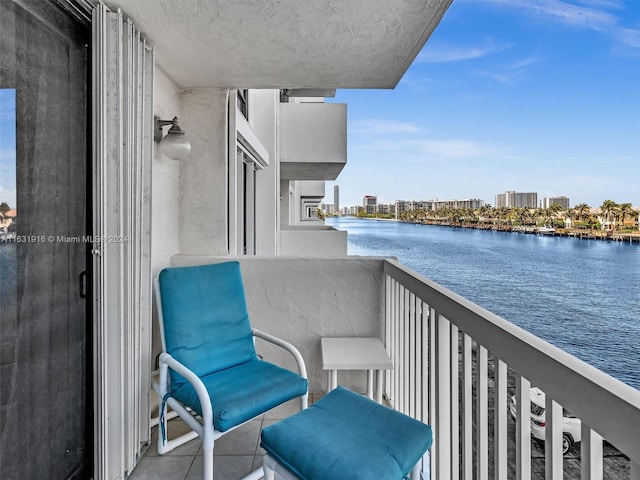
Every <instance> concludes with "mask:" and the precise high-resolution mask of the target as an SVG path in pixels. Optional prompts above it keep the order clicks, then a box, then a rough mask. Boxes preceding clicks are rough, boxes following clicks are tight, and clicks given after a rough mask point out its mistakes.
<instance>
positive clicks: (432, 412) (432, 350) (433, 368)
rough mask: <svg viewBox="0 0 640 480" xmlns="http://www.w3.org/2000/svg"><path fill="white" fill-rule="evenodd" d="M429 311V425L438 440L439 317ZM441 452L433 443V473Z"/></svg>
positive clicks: (435, 470) (432, 310)
mask: <svg viewBox="0 0 640 480" xmlns="http://www.w3.org/2000/svg"><path fill="white" fill-rule="evenodd" d="M427 308H428V309H429V310H428V311H429V343H428V345H429V423H430V424H431V428H432V429H433V434H434V437H435V438H437V435H438V430H439V426H438V419H437V416H436V412H437V401H436V398H437V392H438V383H437V374H436V372H437V362H436V338H437V337H436V325H437V316H436V311H435V310H434V309H433V308H431V306H428V307H427ZM439 451H440V445H439V444H438V443H437V442H433V445H432V446H431V472H435V473H436V474H437V472H438V469H437V468H438V467H437V465H438V452H439ZM436 478H440V477H436Z"/></svg>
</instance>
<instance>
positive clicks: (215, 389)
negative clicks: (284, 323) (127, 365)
mask: <svg viewBox="0 0 640 480" xmlns="http://www.w3.org/2000/svg"><path fill="white" fill-rule="evenodd" d="M155 291H156V305H157V306H158V317H159V323H160V334H161V339H162V348H163V353H162V354H161V355H160V357H159V366H160V368H159V370H160V372H159V373H160V380H159V382H157V383H155V385H154V388H155V389H156V390H157V392H158V395H159V398H160V399H162V403H161V406H160V416H161V419H160V430H161V431H160V435H158V453H159V454H160V455H162V454H164V453H166V452H168V451H170V450H173V449H174V448H175V447H177V446H179V445H182V444H183V443H185V442H187V441H189V440H191V439H193V438H195V437H196V436H200V437H201V438H202V449H203V460H204V479H205V480H212V479H213V447H214V442H215V440H216V439H218V438H219V437H221V436H222V435H224V434H225V433H228V432H230V431H232V430H233V429H235V428H236V427H238V426H240V425H242V424H244V423H245V422H248V421H249V420H251V419H253V418H256V417H257V416H259V415H262V414H263V413H265V412H267V411H268V410H271V409H272V408H274V407H276V406H278V405H281V404H283V403H285V402H287V401H289V400H291V399H294V398H296V397H300V402H301V408H302V409H305V408H306V407H307V401H308V400H307V395H308V394H307V373H306V368H305V364H304V360H303V359H302V355H300V352H299V351H298V350H297V349H296V348H295V347H294V346H293V345H291V344H289V343H287V342H285V341H283V340H280V339H278V338H276V337H273V336H271V335H268V334H265V333H263V332H260V331H258V330H256V329H252V328H251V326H250V324H249V314H248V311H247V306H246V302H245V295H244V287H243V284H242V277H241V272H240V264H239V263H238V262H235V261H233V262H225V263H218V264H212V265H202V266H196V267H176V268H165V269H164V270H162V271H161V272H160V275H159V276H158V278H157V279H156V280H155ZM254 337H258V338H261V339H264V340H266V341H268V342H271V343H273V344H275V345H277V346H279V347H282V348H284V349H285V350H287V351H288V352H290V353H291V354H292V355H293V357H294V358H295V360H296V362H297V364H298V370H299V372H298V374H296V373H294V372H292V371H290V370H287V369H284V368H281V367H279V366H277V365H274V364H272V363H269V362H266V361H263V360H261V359H260V358H259V357H258V355H257V354H256V351H255V346H254ZM167 405H168V406H170V407H171V409H172V410H173V411H174V412H175V413H177V415H178V416H180V417H181V418H182V419H183V420H184V422H185V423H186V424H187V425H188V426H189V427H190V428H191V429H192V430H193V431H192V432H189V433H187V434H185V435H183V436H181V437H179V438H177V439H174V440H168V439H167V438H166V428H167V418H166V415H165V413H166V407H167ZM261 477H262V469H261V468H260V469H258V470H256V471H255V472H253V473H251V474H249V475H248V476H247V477H244V478H245V479H254V478H261Z"/></svg>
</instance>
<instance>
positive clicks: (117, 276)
mask: <svg viewBox="0 0 640 480" xmlns="http://www.w3.org/2000/svg"><path fill="white" fill-rule="evenodd" d="M92 24H93V59H92V61H93V65H92V67H93V75H92V77H93V94H94V98H93V125H94V144H93V153H94V156H93V181H94V183H93V203H94V205H93V208H94V221H93V229H94V235H95V239H94V240H95V242H94V249H93V252H92V253H93V258H94V277H95V282H94V359H95V365H94V372H95V381H94V384H95V401H96V410H95V411H96V413H95V418H96V420H95V439H96V444H95V449H94V450H95V468H94V469H95V472H96V479H98V480H100V479H107V478H108V479H114V478H118V479H119V478H126V476H127V475H128V474H129V473H131V471H132V470H133V468H134V466H135V464H136V463H137V461H138V459H139V457H140V453H141V448H142V446H143V445H145V444H146V443H147V441H148V439H149V387H150V378H149V372H150V370H151V369H150V363H151V361H150V359H151V259H150V251H151V248H150V247H151V237H150V235H151V228H150V226H151V202H150V201H151V199H150V196H151V159H152V155H153V139H152V133H153V110H152V108H153V68H154V52H153V49H152V48H151V47H150V46H149V45H148V44H146V42H145V40H144V38H142V36H141V35H140V32H138V31H137V30H136V28H135V26H134V25H133V24H132V23H131V22H130V21H129V20H128V19H126V18H124V17H123V15H122V13H121V12H119V11H118V12H110V11H109V10H108V9H107V8H106V7H105V6H104V5H102V4H99V5H97V6H96V7H95V8H94V10H93V19H92Z"/></svg>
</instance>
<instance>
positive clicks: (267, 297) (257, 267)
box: [172, 255, 384, 392]
mask: <svg viewBox="0 0 640 480" xmlns="http://www.w3.org/2000/svg"><path fill="white" fill-rule="evenodd" d="M232 259H236V260H239V261H240V264H241V268H242V276H243V280H244V285H245V292H246V296H247V304H248V307H249V315H250V318H251V324H252V326H254V327H255V328H257V329H259V330H262V331H264V332H267V333H270V334H273V335H276V336H278V337H281V338H283V339H285V340H288V341H290V342H291V343H293V344H294V345H295V346H296V347H298V348H299V349H300V351H301V353H302V355H303V357H304V359H305V362H306V364H307V370H308V373H309V383H310V387H309V388H310V391H311V392H320V391H325V390H326V372H324V371H323V370H322V357H321V350H320V339H321V338H322V337H341V336H345V337H352V336H353V337H355V336H359V337H379V338H382V335H383V334H384V330H383V322H384V307H383V300H384V277H383V260H382V259H380V258H370V257H334V258H325V259H317V258H315V259H312V258H293V257H224V258H214V257H198V256H185V255H178V256H176V257H174V258H173V259H172V264H173V265H175V266H185V265H202V264H207V263H218V262H224V261H229V260H232ZM257 348H258V351H259V353H261V354H263V355H264V357H265V358H266V359H268V360H271V361H275V362H276V363H278V364H281V365H285V366H288V367H289V368H293V367H294V366H295V364H294V363H293V362H292V361H291V360H290V357H289V356H287V355H284V354H280V352H279V351H277V350H274V349H273V348H268V347H265V346H264V344H263V343H262V342H260V343H258V345H257ZM338 378H339V382H340V383H342V384H344V385H346V386H348V387H350V388H353V389H355V390H358V391H365V387H366V375H365V374H364V373H363V372H357V373H347V372H343V373H341V374H339V377H338Z"/></svg>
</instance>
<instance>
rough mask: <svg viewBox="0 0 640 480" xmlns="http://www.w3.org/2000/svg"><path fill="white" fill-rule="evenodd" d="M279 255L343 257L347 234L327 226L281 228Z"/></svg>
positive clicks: (345, 253)
mask: <svg viewBox="0 0 640 480" xmlns="http://www.w3.org/2000/svg"><path fill="white" fill-rule="evenodd" d="M280 254H281V255H292V256H297V255H304V256H311V255H313V256H315V257H343V256H345V255H347V232H345V231H343V230H336V229H335V228H333V227H330V226H327V225H317V226H316V225H313V226H286V227H285V226H283V227H281V229H280Z"/></svg>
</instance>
